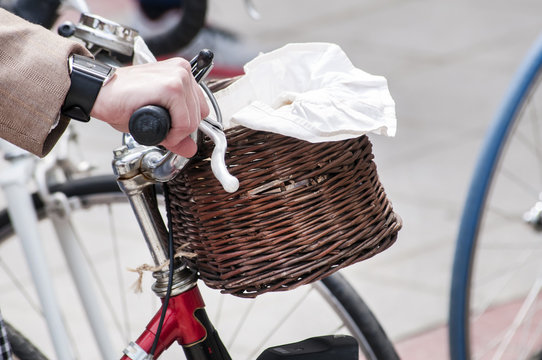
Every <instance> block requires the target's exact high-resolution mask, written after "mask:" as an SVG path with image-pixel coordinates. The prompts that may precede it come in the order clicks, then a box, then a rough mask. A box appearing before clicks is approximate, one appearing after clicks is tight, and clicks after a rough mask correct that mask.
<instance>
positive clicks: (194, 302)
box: [121, 286, 207, 360]
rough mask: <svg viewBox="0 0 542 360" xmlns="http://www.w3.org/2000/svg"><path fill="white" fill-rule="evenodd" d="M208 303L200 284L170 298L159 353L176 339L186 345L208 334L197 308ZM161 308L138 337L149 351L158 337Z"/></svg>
mask: <svg viewBox="0 0 542 360" xmlns="http://www.w3.org/2000/svg"><path fill="white" fill-rule="evenodd" d="M204 307H205V304H204V302H203V299H202V297H201V294H200V292H199V289H198V287H197V286H196V287H194V288H192V289H190V290H188V291H186V292H184V293H182V294H179V295H177V296H174V297H171V298H170V299H169V305H168V308H167V310H166V316H165V319H164V324H163V325H162V332H161V334H160V339H159V340H158V346H157V347H156V352H155V357H158V356H159V355H160V354H161V353H162V352H163V351H164V350H166V349H167V348H168V347H169V346H170V345H171V344H173V342H174V341H177V342H178V343H179V344H180V345H183V346H190V345H192V344H196V343H198V342H200V341H202V340H204V339H205V338H206V337H207V331H206V329H205V327H204V326H203V325H202V324H201V322H200V321H199V320H198V319H196V317H195V315H194V313H195V311H196V310H197V309H202V308H204ZM161 311H162V310H161V309H160V310H159V311H158V312H157V313H156V315H154V317H153V318H152V320H151V321H150V322H149V323H148V325H147V327H146V329H145V331H144V332H143V334H141V336H140V337H139V338H138V339H137V341H136V344H137V345H139V346H140V347H141V348H142V349H143V350H144V351H145V352H146V353H148V352H149V351H150V350H151V347H152V344H153V341H154V338H155V337H156V331H157V329H158V323H159V322H160V314H161ZM121 359H122V360H130V357H128V356H127V355H124V356H123V357H122V358H121Z"/></svg>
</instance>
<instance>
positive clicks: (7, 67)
mask: <svg viewBox="0 0 542 360" xmlns="http://www.w3.org/2000/svg"><path fill="white" fill-rule="evenodd" d="M0 44H1V45H0V79H1V83H0V109H2V111H0V137H2V138H4V139H6V140H8V141H10V142H12V143H14V144H15V145H17V146H20V147H22V148H24V149H26V150H28V151H30V152H32V153H34V154H36V155H39V156H44V155H46V154H47V153H48V152H49V151H50V149H51V148H52V147H53V145H54V144H55V143H56V141H57V140H58V138H59V137H60V135H61V134H62V133H63V131H64V129H65V128H66V126H67V123H68V119H67V118H61V119H60V121H58V124H57V120H58V114H59V109H60V108H61V106H62V104H63V102H64V99H65V97H66V93H67V92H68V89H69V86H70V78H69V73H68V65H67V59H68V57H69V55H70V54H72V53H79V54H84V55H89V54H88V53H87V51H86V50H85V48H84V47H83V46H81V45H79V44H77V43H75V42H73V41H69V40H67V39H63V38H61V37H59V36H58V35H56V34H53V33H52V32H50V31H48V30H46V29H44V28H42V27H40V26H37V25H32V24H29V23H28V22H26V21H24V20H21V19H20V18H18V17H16V16H13V15H11V14H9V13H7V12H6V11H4V10H2V9H0Z"/></svg>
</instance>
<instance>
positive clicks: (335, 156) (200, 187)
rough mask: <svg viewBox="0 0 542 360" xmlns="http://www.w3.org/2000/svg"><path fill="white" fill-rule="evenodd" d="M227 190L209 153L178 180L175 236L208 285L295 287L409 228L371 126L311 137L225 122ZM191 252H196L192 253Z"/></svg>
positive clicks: (236, 289)
mask: <svg viewBox="0 0 542 360" xmlns="http://www.w3.org/2000/svg"><path fill="white" fill-rule="evenodd" d="M227 138H228V144H229V146H228V154H227V159H226V163H227V164H228V166H229V170H230V172H231V173H232V174H233V175H234V176H237V177H238V178H239V180H240V189H239V191H237V192H236V193H233V194H229V193H226V192H225V191H224V190H223V189H222V187H221V186H220V184H219V183H218V181H217V180H216V179H215V178H214V176H213V174H212V172H211V170H210V164H209V159H208V158H207V156H209V154H210V151H211V149H212V145H211V146H209V142H208V141H205V143H204V144H203V146H200V147H202V150H201V151H202V153H203V154H204V156H203V157H202V158H203V160H199V161H197V160H196V161H194V162H193V163H192V164H191V165H190V168H189V169H188V170H187V171H186V172H185V173H184V174H183V175H181V176H179V177H178V178H177V179H175V180H174V181H172V182H170V183H169V185H170V192H171V196H170V202H171V205H170V211H171V212H172V217H173V225H174V239H175V243H176V245H177V246H182V248H183V250H184V252H185V253H186V252H188V254H189V255H188V256H187V257H186V260H187V262H188V264H189V266H190V267H193V268H195V269H197V270H198V271H199V273H200V277H201V279H203V281H204V282H205V283H206V284H207V285H208V286H210V287H212V288H216V289H221V290H222V292H225V293H231V294H234V295H237V296H242V297H254V296H256V295H259V294H262V293H265V292H268V291H279V290H281V291H282V290H287V289H291V288H294V287H297V286H299V285H302V284H307V283H310V282H313V281H316V280H319V279H321V278H322V277H325V276H327V275H329V274H331V273H333V272H335V271H337V270H339V269H340V268H343V267H345V266H347V265H350V264H352V263H355V262H358V261H361V260H364V259H367V258H370V257H371V256H373V255H375V254H377V253H379V252H381V251H383V250H385V249H387V248H388V247H389V246H390V245H391V244H392V243H393V242H394V241H395V239H396V237H397V232H398V231H399V229H400V228H401V220H400V218H399V217H398V216H397V215H396V214H395V213H394V212H393V209H392V206H391V203H390V202H389V201H388V199H387V197H386V194H385V192H384V189H383V188H382V186H381V184H380V182H379V180H378V176H377V172H376V166H375V164H374V162H373V155H372V151H371V148H372V146H371V143H370V142H369V140H368V138H367V137H366V136H362V137H360V138H357V139H351V140H346V141H338V142H329V143H319V144H312V143H308V142H305V141H301V140H297V139H294V138H290V137H285V136H281V135H276V134H271V133H265V132H258V131H254V130H250V129H246V128H240V127H239V128H234V129H230V130H228V131H227ZM190 254H192V255H190Z"/></svg>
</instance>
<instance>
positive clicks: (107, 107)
mask: <svg viewBox="0 0 542 360" xmlns="http://www.w3.org/2000/svg"><path fill="white" fill-rule="evenodd" d="M145 105H159V106H162V107H164V108H166V109H168V110H169V113H170V115H171V129H170V131H169V133H168V135H167V137H166V139H165V140H164V141H163V142H161V143H160V144H161V145H163V146H164V147H166V148H167V149H169V150H171V151H172V152H174V153H177V154H179V155H181V156H184V157H191V156H193V155H194V154H195V153H196V150H197V146H196V144H195V143H194V141H193V140H192V139H191V138H190V137H189V136H188V135H190V134H191V133H192V132H194V131H195V130H196V129H197V128H198V125H199V122H200V121H201V119H203V118H204V117H206V116H207V115H209V106H208V105H207V102H206V100H205V96H204V95H203V91H202V90H201V88H200V86H199V85H198V84H197V83H196V81H195V80H194V77H193V76H192V73H191V68H190V64H189V63H188V62H187V61H186V60H184V59H181V58H174V59H169V60H165V61H161V62H157V63H151V64H144V65H135V66H127V67H122V68H119V69H117V71H116V73H115V76H114V78H113V79H112V80H111V81H110V82H108V83H107V84H106V85H105V86H104V87H103V88H102V89H101V90H100V93H99V94H98V98H97V99H96V102H95V103H94V107H93V108H92V111H91V116H92V117H95V118H97V119H100V120H103V121H105V122H106V123H108V124H109V125H111V126H112V127H114V128H115V129H117V130H119V131H122V132H128V121H129V120H130V116H131V115H132V114H133V113H134V112H135V111H136V110H137V109H139V108H140V107H142V106H145Z"/></svg>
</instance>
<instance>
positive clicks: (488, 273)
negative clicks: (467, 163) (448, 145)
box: [449, 38, 542, 359]
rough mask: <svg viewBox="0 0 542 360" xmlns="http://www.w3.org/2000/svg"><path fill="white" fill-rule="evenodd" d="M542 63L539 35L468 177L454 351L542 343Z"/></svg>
mask: <svg viewBox="0 0 542 360" xmlns="http://www.w3.org/2000/svg"><path fill="white" fill-rule="evenodd" d="M541 65H542V38H541V39H539V41H538V42H537V43H536V44H535V46H534V47H533V49H532V50H531V52H530V54H529V56H528V57H527V58H526V60H525V62H524V63H523V65H522V67H521V68H520V71H519V72H518V75H517V76H516V80H515V82H514V84H513V86H512V87H511V89H510V92H509V94H508V96H507V98H506V101H505V102H504V103H503V107H502V108H501V110H500V112H499V113H498V117H497V118H496V121H495V123H494V125H493V127H492V129H491V131H490V133H489V134H488V136H487V138H486V141H485V144H484V147H483V150H482V153H481V157H480V158H479V160H478V165H477V167H476V169H475V173H474V177H473V180H472V182H471V186H470V190H469V194H468V197H467V201H466V204H465V207H464V210H463V215H462V219H461V225H460V228H459V233H458V238H457V245H456V252H455V258H454V265H453V275H452V276H453V278H452V287H451V299H450V315H449V316H450V319H449V324H450V327H449V329H450V350H451V356H452V359H470V358H472V359H486V358H491V359H527V358H533V357H534V356H536V354H537V353H539V351H540V350H541V349H542V327H541V324H542V322H541V321H540V320H541V319H542V318H541V317H540V315H541V314H542V313H541V312H540V310H541V309H542V308H541V305H542V301H541V300H542V297H541V295H542V294H541V293H540V290H541V286H540V285H541V280H542V277H541V275H542V273H541V270H542V267H541V265H542V262H540V256H541V255H542V243H541V241H540V230H541V229H542V227H541V225H542V221H541V220H542V217H541V209H542V207H541V204H542V203H540V201H541V200H542V197H541V192H542V172H541V170H542V161H541V160H542V158H541V156H540V155H541V154H542V152H541V151H542V147H541V143H540V140H541V139H542V132H541V131H542V127H541V126H542V124H541V123H540V118H539V117H540V114H542V113H541V110H542V103H541V101H542V91H541V90H542V89H541V88H540V86H539V83H540V81H539V80H540V73H541V70H540V69H541ZM537 358H538V357H537Z"/></svg>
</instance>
